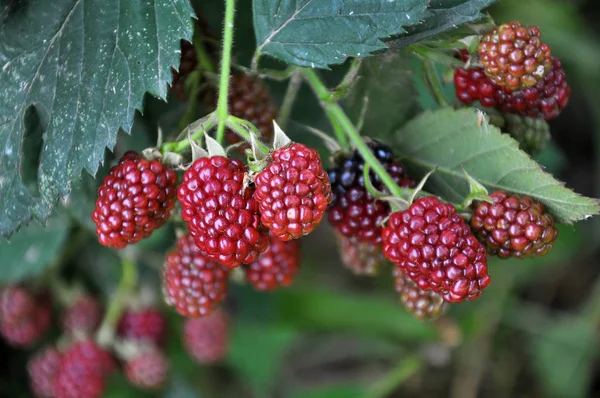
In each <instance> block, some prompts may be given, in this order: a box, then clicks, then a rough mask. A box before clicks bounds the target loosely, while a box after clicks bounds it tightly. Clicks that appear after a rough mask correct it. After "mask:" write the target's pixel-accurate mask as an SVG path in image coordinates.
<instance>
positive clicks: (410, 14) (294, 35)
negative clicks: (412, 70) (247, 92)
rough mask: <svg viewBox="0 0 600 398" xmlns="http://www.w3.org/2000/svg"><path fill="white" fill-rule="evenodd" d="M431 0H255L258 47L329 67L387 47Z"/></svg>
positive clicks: (283, 57)
mask: <svg viewBox="0 0 600 398" xmlns="http://www.w3.org/2000/svg"><path fill="white" fill-rule="evenodd" d="M427 2H428V0H402V1H380V0H255V1H254V2H253V13H254V29H255V34H256V42H257V51H258V52H259V53H262V54H268V55H270V56H273V57H275V58H278V59H280V60H282V61H284V62H287V63H290V64H295V65H299V66H310V67H315V68H327V67H328V65H333V64H340V63H342V62H344V60H345V59H346V58H348V57H365V56H367V55H369V54H371V53H373V52H374V51H379V50H383V49H385V48H386V46H385V44H384V42H383V41H382V39H384V38H386V37H389V36H393V35H398V34H402V33H405V32H406V29H405V27H407V26H410V25H414V24H417V23H419V21H420V20H421V19H422V18H423V17H424V16H425V11H426V8H427Z"/></svg>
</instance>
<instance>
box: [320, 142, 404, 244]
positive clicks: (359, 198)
mask: <svg viewBox="0 0 600 398" xmlns="http://www.w3.org/2000/svg"><path fill="white" fill-rule="evenodd" d="M367 145H368V146H369V148H370V149H371V151H372V152H373V154H374V155H375V157H376V158H377V159H378V160H379V162H380V163H381V164H382V165H383V167H384V168H385V169H386V171H387V172H388V173H389V174H390V176H391V177H392V178H393V179H394V181H395V182H396V183H397V184H398V185H400V186H401V187H413V186H414V181H412V180H411V179H410V178H409V177H408V176H407V175H406V170H405V169H404V167H402V165H401V164H400V163H398V162H395V161H394V155H393V153H392V150H391V148H389V147H388V146H387V145H383V144H381V143H378V142H369V143H368V144H367ZM335 163H336V166H335V167H334V168H332V169H329V170H328V173H329V179H330V180H331V192H332V201H331V204H330V206H329V211H328V220H329V223H330V224H331V225H333V226H334V227H336V229H337V230H338V231H339V232H340V233H341V234H342V235H344V236H346V237H354V238H356V239H357V240H358V241H367V242H370V243H372V244H374V245H380V244H381V223H382V222H383V220H385V219H386V218H387V217H388V216H389V215H390V206H389V205H388V204H387V203H386V202H384V201H380V200H375V199H374V198H373V197H372V196H371V195H370V194H369V193H368V192H367V189H366V188H365V182H364V176H363V169H364V166H365V161H364V159H363V158H362V156H361V155H360V153H359V152H358V151H354V152H353V153H352V154H350V155H341V156H338V158H337V159H336V161H335ZM369 177H370V180H371V182H372V183H373V186H374V187H375V188H376V189H377V190H379V191H386V190H387V189H386V188H385V185H384V184H383V182H382V181H381V179H380V178H379V176H378V175H377V174H375V173H373V172H371V173H369Z"/></svg>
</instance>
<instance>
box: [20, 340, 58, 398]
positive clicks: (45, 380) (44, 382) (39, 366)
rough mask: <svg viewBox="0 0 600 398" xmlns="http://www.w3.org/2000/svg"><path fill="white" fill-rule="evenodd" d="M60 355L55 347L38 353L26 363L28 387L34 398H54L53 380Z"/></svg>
mask: <svg viewBox="0 0 600 398" xmlns="http://www.w3.org/2000/svg"><path fill="white" fill-rule="evenodd" d="M61 359H62V355H61V354H60V352H59V351H58V350H57V349H56V348H55V347H46V348H44V349H43V350H41V351H38V352H37V353H36V354H35V355H34V356H33V357H32V358H31V359H29V362H28V363H27V372H28V374H29V385H30V387H31V391H32V392H33V395H34V396H35V397H36V398H54V397H55V396H56V393H55V390H54V379H55V378H56V374H57V372H58V367H59V366H60V361H61Z"/></svg>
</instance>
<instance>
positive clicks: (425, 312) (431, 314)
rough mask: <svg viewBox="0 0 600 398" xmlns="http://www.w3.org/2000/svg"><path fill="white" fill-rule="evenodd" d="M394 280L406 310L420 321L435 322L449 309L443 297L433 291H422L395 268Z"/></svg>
mask: <svg viewBox="0 0 600 398" xmlns="http://www.w3.org/2000/svg"><path fill="white" fill-rule="evenodd" d="M394 279H395V280H396V292H398V294H399V295H400V301H401V302H402V304H403V305H404V308H406V310H407V311H408V312H410V313H411V314H413V315H414V316H415V317H417V318H418V319H421V320H433V319H435V318H437V317H439V316H440V315H442V314H443V313H444V312H445V311H446V309H447V308H448V304H447V303H446V302H445V301H444V299H443V298H442V296H440V295H439V294H437V293H436V292H434V291H432V290H427V291H425V290H422V289H421V288H419V286H417V284H416V283H415V282H413V281H412V280H411V279H410V278H409V277H408V276H406V275H405V274H404V273H403V272H402V271H401V270H400V268H394Z"/></svg>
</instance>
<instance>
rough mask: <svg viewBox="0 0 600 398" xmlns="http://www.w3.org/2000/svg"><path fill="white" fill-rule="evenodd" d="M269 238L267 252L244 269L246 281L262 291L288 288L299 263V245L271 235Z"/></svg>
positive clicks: (296, 242) (295, 241)
mask: <svg viewBox="0 0 600 398" xmlns="http://www.w3.org/2000/svg"><path fill="white" fill-rule="evenodd" d="M269 238H270V243H269V247H267V250H265V251H264V252H263V253H261V255H260V256H259V257H258V260H256V261H255V262H253V263H252V264H250V265H249V266H248V267H247V268H246V280H247V281H248V282H249V283H250V284H251V285H252V286H254V288H256V289H257V290H262V291H268V290H275V289H277V288H278V287H280V286H289V285H290V284H291V283H292V282H293V280H294V276H296V272H297V271H298V264H299V262H300V243H299V242H298V241H297V240H292V241H287V242H284V241H282V240H280V239H278V238H276V237H274V236H273V235H270V236H269Z"/></svg>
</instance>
